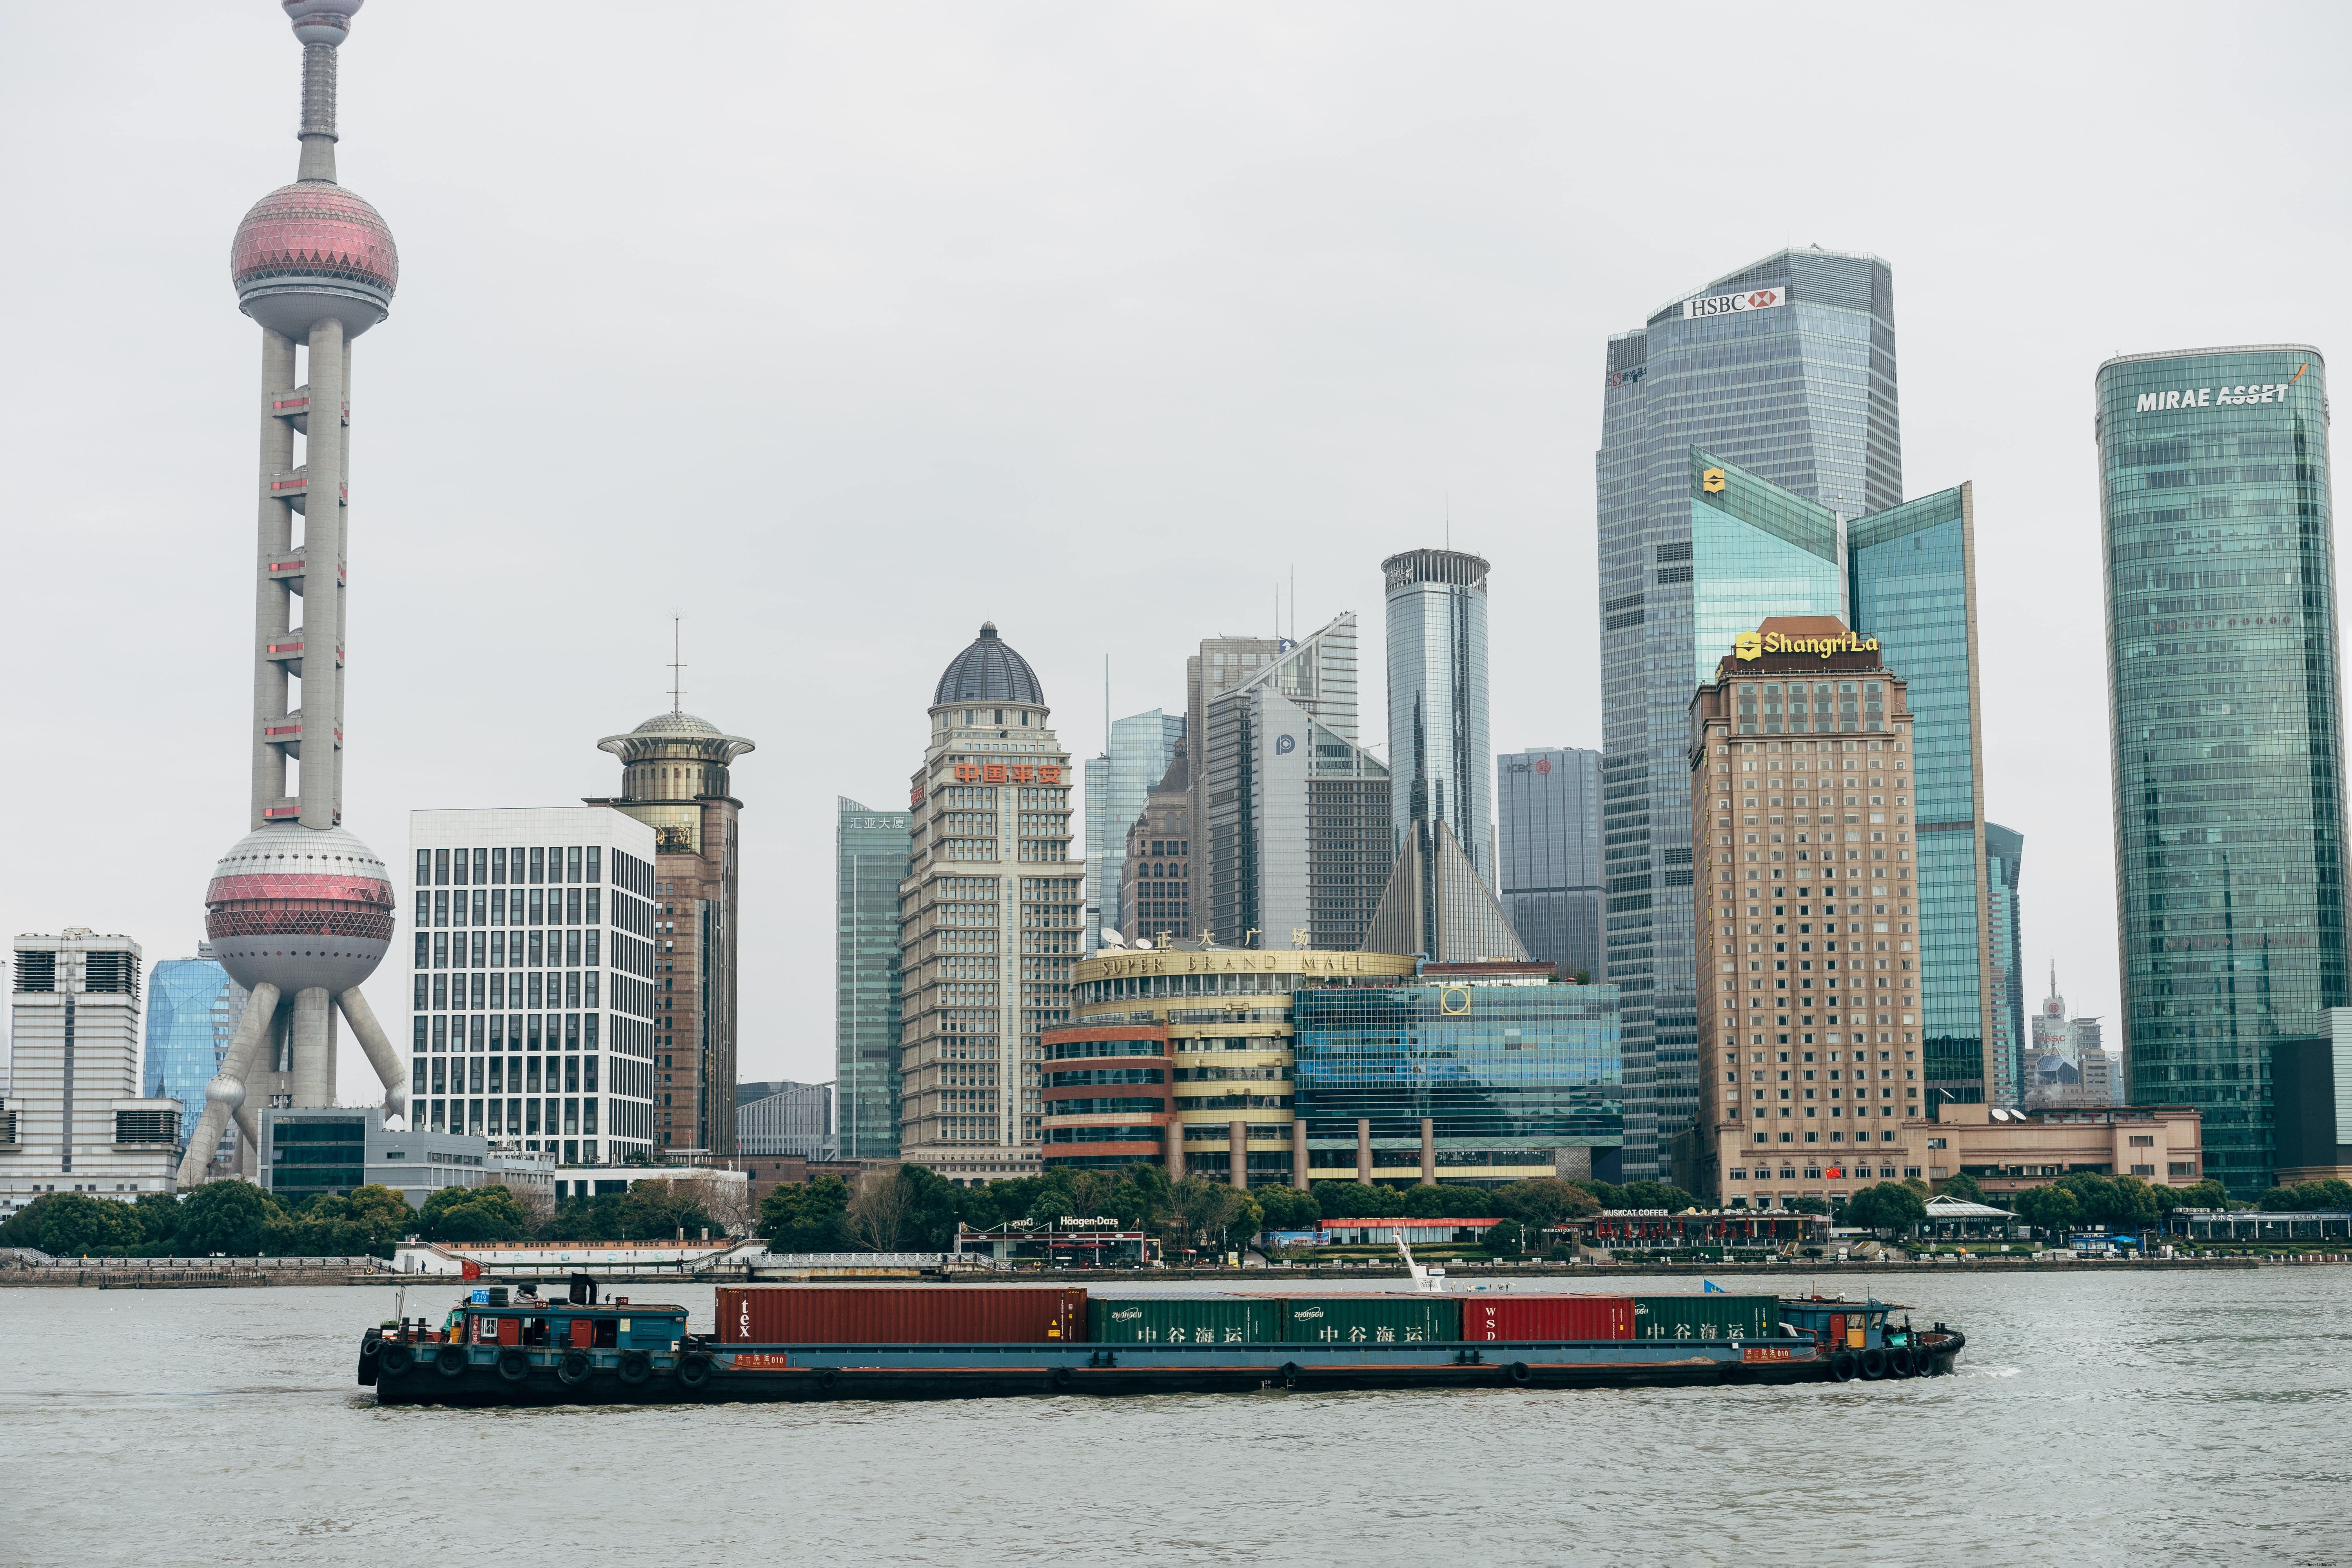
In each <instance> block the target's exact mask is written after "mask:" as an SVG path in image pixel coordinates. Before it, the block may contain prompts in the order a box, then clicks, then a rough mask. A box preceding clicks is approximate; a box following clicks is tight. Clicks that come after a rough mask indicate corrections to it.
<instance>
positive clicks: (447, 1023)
mask: <svg viewBox="0 0 2352 1568" xmlns="http://www.w3.org/2000/svg"><path fill="white" fill-rule="evenodd" d="M603 1017H604V1015H602V1014H600V1013H584V1014H583V1013H546V1014H540V1013H505V1014H500V1013H491V1014H488V1015H487V1016H485V1015H483V1014H480V1013H477V1014H474V1015H473V1016H472V1019H471V1021H470V1022H469V1021H468V1020H467V1017H466V1016H464V1015H459V1016H457V1017H454V1018H453V1017H449V1016H440V1015H436V1016H433V1017H430V1018H427V1017H425V1016H421V1015H420V1016H418V1017H417V1018H416V1020H415V1024H416V1028H415V1035H414V1037H413V1038H412V1040H411V1048H412V1050H413V1051H415V1052H425V1051H435V1052H440V1051H449V1052H457V1053H462V1052H464V1051H466V1050H468V1049H472V1050H476V1051H480V1050H492V1051H497V1050H512V1051H535V1050H538V1049H540V1048H541V1045H540V1042H541V1040H544V1041H545V1042H546V1048H547V1049H548V1050H554V1049H556V1048H557V1042H558V1041H559V1040H560V1041H562V1048H563V1049H564V1050H567V1051H577V1050H588V1051H593V1050H596V1049H598V1048H599V1047H598V1044H597V1038H598V1035H599V1034H600V1032H601V1025H602V1021H603ZM559 1021H560V1022H559ZM613 1023H614V1031H613V1048H614V1050H621V1051H626V1050H638V1051H640V1052H641V1053H642V1051H643V1050H644V1049H646V1048H650V1047H651V1044H652V1039H651V1035H652V1031H651V1030H650V1029H648V1028H647V1027H646V1026H645V1025H644V1024H642V1023H639V1022H637V1021H636V1020H635V1019H633V1018H615V1019H614V1020H613ZM632 1035H641V1036H642V1037H640V1038H636V1039H631V1038H629V1037H630V1036H632Z"/></svg>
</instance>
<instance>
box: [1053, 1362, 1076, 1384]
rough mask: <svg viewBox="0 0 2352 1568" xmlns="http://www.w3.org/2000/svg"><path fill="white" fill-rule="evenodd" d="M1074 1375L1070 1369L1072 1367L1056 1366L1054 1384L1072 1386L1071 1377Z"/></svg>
mask: <svg viewBox="0 0 2352 1568" xmlns="http://www.w3.org/2000/svg"><path fill="white" fill-rule="evenodd" d="M1072 1375H1073V1373H1071V1371H1070V1369H1069V1368H1068V1367H1066V1366H1057V1367H1055V1369H1054V1386H1055V1388H1067V1387H1069V1386H1070V1379H1071V1377H1072Z"/></svg>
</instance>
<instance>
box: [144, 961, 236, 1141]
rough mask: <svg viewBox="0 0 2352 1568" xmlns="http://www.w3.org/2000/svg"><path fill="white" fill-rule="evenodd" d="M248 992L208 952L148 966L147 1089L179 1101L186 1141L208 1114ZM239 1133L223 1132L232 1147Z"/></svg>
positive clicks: (151, 1093)
mask: <svg viewBox="0 0 2352 1568" xmlns="http://www.w3.org/2000/svg"><path fill="white" fill-rule="evenodd" d="M207 946H209V944H207ZM245 994H246V993H245V987H244V986H242V985H239V984H237V983H236V981H234V980H231V979H230V978H229V977H228V971H227V970H226V969H223V968H222V967H221V966H220V965H219V964H218V963H215V962H214V961H213V960H212V958H210V957H209V956H205V957H199V958H167V959H165V960H164V961H163V963H159V964H157V965H155V967H154V968H152V969H151V970H149V971H148V972H147V1058H146V1070H145V1090H144V1092H145V1093H146V1095H147V1097H148V1098H149V1099H150V1100H156V1099H163V1100H178V1101H179V1102H180V1106H181V1110H180V1132H179V1142H180V1143H181V1144H182V1145H183V1146H184V1145H185V1144H186V1143H187V1141H188V1135H189V1134H190V1133H192V1132H194V1131H195V1126H196V1119H197V1118H198V1117H200V1116H202V1115H203V1114H204V1110H205V1085H206V1084H208V1083H210V1082H211V1081H212V1080H213V1075H214V1074H215V1073H216V1072H218V1071H219V1070H220V1063H221V1058H223V1057H226V1055H227V1054H228V1041H229V1037H230V1036H231V1035H232V1034H234V1033H236V1020H237V1017H238V1016H239V1015H241V1014H242V1013H243V1012H244V1011H245ZM235 1139H236V1132H235V1131H234V1130H232V1131H230V1132H229V1133H228V1134H227V1135H226V1136H225V1137H223V1138H222V1140H221V1142H222V1144H223V1146H224V1147H232V1148H233V1147H234V1143H235Z"/></svg>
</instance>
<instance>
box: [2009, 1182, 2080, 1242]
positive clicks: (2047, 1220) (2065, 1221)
mask: <svg viewBox="0 0 2352 1568" xmlns="http://www.w3.org/2000/svg"><path fill="white" fill-rule="evenodd" d="M2010 1207H2011V1208H2013V1209H2015V1210H2016V1211H2017V1215H2018V1217H2019V1218H2020V1219H2022V1220H2023V1221H2025V1223H2026V1224H2028V1225H2030V1226H2033V1227H2034V1228H2035V1229H2036V1230H2042V1231H2048V1232H2050V1233H2051V1234H2052V1235H2053V1236H2058V1237H2063V1236H2064V1235H2065V1234H2066V1233H2067V1232H2068V1231H2069V1230H2071V1229H2073V1228H2074V1226H2077V1225H2079V1224H2081V1223H2082V1220H2083V1204H2082V1200H2081V1199H2080V1198H2078V1197H2076V1196H2075V1194H2074V1189H2072V1188H2071V1187H2063V1186H2059V1185H2057V1184H2054V1183H2053V1184H2051V1185H2049V1186H2046V1187H2028V1188H2026V1189H2025V1191H2023V1192H2021V1193H2020V1194H2017V1197H2016V1199H2015V1201H2014V1202H2012V1203H2011V1205H2010Z"/></svg>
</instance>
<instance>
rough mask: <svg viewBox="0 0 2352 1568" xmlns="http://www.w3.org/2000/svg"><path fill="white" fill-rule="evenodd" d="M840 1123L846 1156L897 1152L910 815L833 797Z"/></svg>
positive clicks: (837, 1123)
mask: <svg viewBox="0 0 2352 1568" xmlns="http://www.w3.org/2000/svg"><path fill="white" fill-rule="evenodd" d="M837 810H838V815H837V817H836V820H835V871H834V912H835V927H834V1004H833V1007H834V1012H833V1038H834V1107H835V1117H834V1127H835V1137H836V1139H837V1140H838V1141H839V1143H840V1147H841V1157H842V1158H843V1159H845V1160H887V1159H893V1158H895V1157H896V1156H897V1155H898V952H899V934H898V884H899V883H900V882H902V881H904V880H905V879H906V877H907V866H908V858H909V857H910V856H911V854H912V847H913V842H914V840H913V823H914V816H913V814H912V813H911V812H904V811H874V810H871V809H869V808H867V807H866V806H863V805H859V804H858V803H857V802H856V801H854V800H850V799H847V798H845V797H844V798H842V799H841V800H840V801H839V802H838V803H837Z"/></svg>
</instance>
